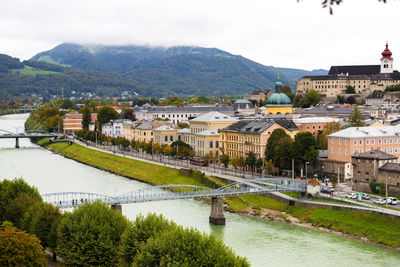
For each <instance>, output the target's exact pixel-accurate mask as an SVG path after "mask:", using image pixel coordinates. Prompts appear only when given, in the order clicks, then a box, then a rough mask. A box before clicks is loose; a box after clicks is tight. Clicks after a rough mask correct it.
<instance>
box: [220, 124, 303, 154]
mask: <svg viewBox="0 0 400 267" xmlns="http://www.w3.org/2000/svg"><path fill="white" fill-rule="evenodd" d="M275 129H283V130H284V131H285V132H286V133H287V134H289V135H290V136H291V137H292V138H293V137H294V135H295V134H296V133H297V132H298V128H297V126H296V125H295V124H294V123H293V121H291V120H276V121H273V120H271V121H246V120H242V121H239V122H237V123H235V124H232V125H230V126H228V127H226V128H224V129H222V130H220V134H221V136H220V149H221V151H222V152H223V153H224V154H227V155H229V156H230V157H235V156H243V157H246V156H247V154H248V153H250V152H253V153H254V154H255V155H256V156H257V157H259V158H263V157H264V154H265V148H266V144H267V142H268V138H269V136H270V135H271V134H272V132H273V131H274V130H275Z"/></svg>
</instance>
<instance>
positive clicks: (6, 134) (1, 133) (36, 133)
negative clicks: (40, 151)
mask: <svg viewBox="0 0 400 267" xmlns="http://www.w3.org/2000/svg"><path fill="white" fill-rule="evenodd" d="M60 136H62V134H58V133H50V132H47V131H42V130H31V131H25V132H19V133H13V132H10V131H7V130H3V129H0V138H15V147H16V148H19V138H45V137H50V138H59V137H60Z"/></svg>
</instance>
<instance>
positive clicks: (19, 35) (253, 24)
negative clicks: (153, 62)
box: [0, 0, 400, 70]
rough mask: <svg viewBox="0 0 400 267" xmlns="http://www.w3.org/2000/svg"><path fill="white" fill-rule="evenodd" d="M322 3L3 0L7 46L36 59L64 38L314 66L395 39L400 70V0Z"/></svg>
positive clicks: (0, 38) (1, 23)
mask: <svg viewBox="0 0 400 267" xmlns="http://www.w3.org/2000/svg"><path fill="white" fill-rule="evenodd" d="M321 2H322V0H301V1H300V2H297V0H109V1H104V0H2V1H1V3H0V53H4V54H8V55H11V56H13V57H19V58H20V59H29V58H31V57H32V56H34V55H35V54H36V53H38V52H41V51H45V50H49V49H52V48H53V47H55V46H56V45H58V44H60V43H63V42H74V43H93V44H113V45H124V44H136V45H152V46H159V45H161V46H175V45H195V46H203V47H216V48H219V49H222V50H225V51H227V52H230V53H232V54H236V55H242V56H244V57H247V58H249V59H251V60H254V61H256V62H259V63H261V64H264V65H273V66H278V67H290V68H303V69H309V70H311V69H318V68H325V69H327V68H329V67H330V66H331V65H349V64H354V65H355V64H379V59H380V53H381V52H382V51H383V49H384V47H385V42H386V41H388V42H389V48H390V49H391V51H392V53H393V57H394V59H395V62H394V63H395V69H400V30H399V19H398V15H399V11H400V1H396V0H388V2H389V3H387V4H383V3H380V2H378V0H344V2H343V3H342V4H341V5H340V6H337V7H335V8H334V15H333V16H331V15H329V10H328V9H326V8H325V9H324V8H322V7H321ZM397 55H399V56H397ZM397 59H399V61H397ZM396 62H399V63H398V64H399V65H397V64H396ZM396 65H397V66H396Z"/></svg>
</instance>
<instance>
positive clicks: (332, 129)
mask: <svg viewBox="0 0 400 267" xmlns="http://www.w3.org/2000/svg"><path fill="white" fill-rule="evenodd" d="M343 129H344V126H343V125H342V124H341V123H340V122H336V121H333V122H328V123H326V124H325V127H324V130H323V131H320V132H319V133H318V135H317V146H318V149H322V150H326V149H328V135H330V134H332V133H336V132H338V131H340V130H343Z"/></svg>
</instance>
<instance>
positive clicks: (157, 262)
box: [133, 226, 250, 266]
mask: <svg viewBox="0 0 400 267" xmlns="http://www.w3.org/2000/svg"><path fill="white" fill-rule="evenodd" d="M194 252H195V253H194ZM133 266H250V264H249V263H248V261H247V260H246V259H245V258H242V257H239V256H236V255H235V253H234V252H233V251H232V249H230V248H228V247H227V246H225V245H224V243H223V242H222V241H221V240H219V239H217V238H216V237H215V236H214V235H208V234H205V233H201V232H200V231H199V230H196V229H193V228H190V229H184V228H183V227H181V226H179V227H177V228H176V229H174V230H172V231H164V232H162V233H160V235H158V236H157V237H154V238H150V239H149V240H148V241H147V242H146V243H145V244H143V246H142V247H141V252H140V253H139V254H138V255H137V256H136V257H135V260H134V263H133Z"/></svg>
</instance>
